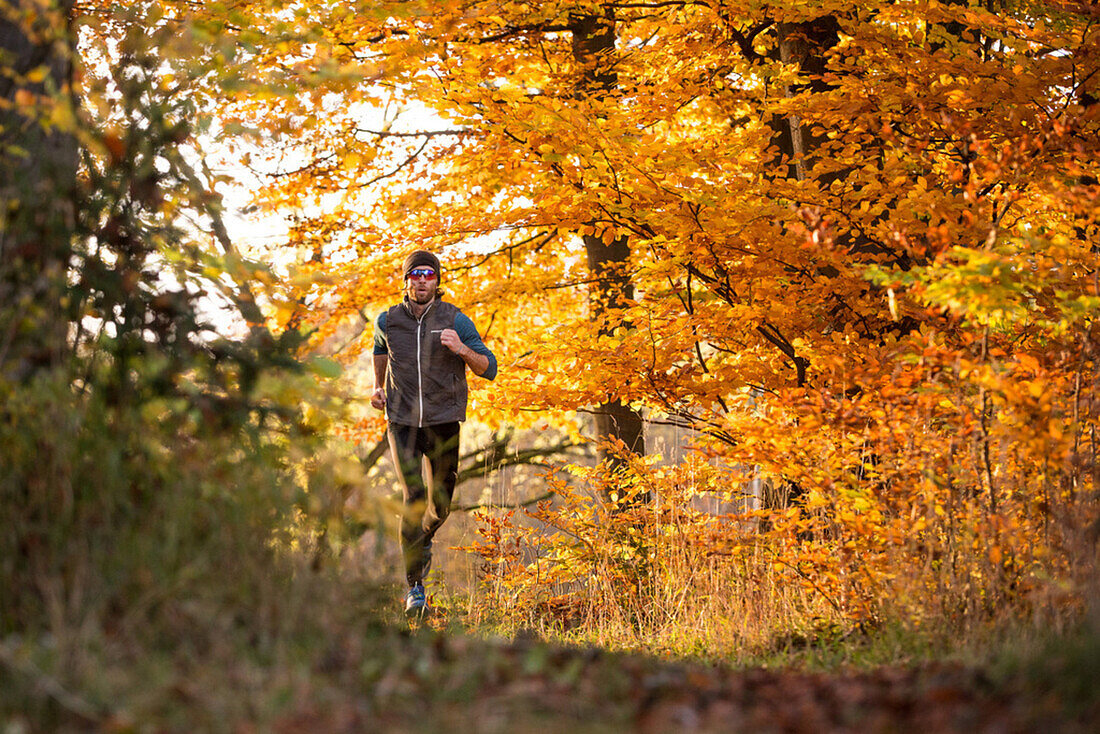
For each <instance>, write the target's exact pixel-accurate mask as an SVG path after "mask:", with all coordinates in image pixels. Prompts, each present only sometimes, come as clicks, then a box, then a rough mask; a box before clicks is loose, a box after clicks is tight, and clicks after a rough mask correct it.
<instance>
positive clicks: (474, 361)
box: [439, 329, 489, 375]
mask: <svg viewBox="0 0 1100 734" xmlns="http://www.w3.org/2000/svg"><path fill="white" fill-rule="evenodd" d="M439 341H441V342H443V346H445V347H447V349H450V350H451V351H452V352H454V353H455V354H456V355H457V356H458V357H459V359H461V360H462V361H463V362H465V363H466V364H467V365H468V366H469V367H470V369H472V370H473V371H474V374H475V375H482V374H485V370H487V369H489V358H488V357H486V356H485V355H484V354H478V353H477V352H475V351H474V350H473V349H470V348H469V347H468V346H466V345H465V344H463V343H462V338H461V337H460V336H459V335H458V332H457V331H455V330H454V329H444V330H443V331H441V332H440V334H439Z"/></svg>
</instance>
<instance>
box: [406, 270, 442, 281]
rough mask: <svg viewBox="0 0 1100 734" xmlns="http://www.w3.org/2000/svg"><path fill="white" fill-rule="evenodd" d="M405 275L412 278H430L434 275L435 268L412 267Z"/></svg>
mask: <svg viewBox="0 0 1100 734" xmlns="http://www.w3.org/2000/svg"><path fill="white" fill-rule="evenodd" d="M405 277H406V278H410V279H412V280H431V279H432V278H434V277H435V270H434V269H433V268H413V269H412V270H410V271H409V274H408V275H406V276H405Z"/></svg>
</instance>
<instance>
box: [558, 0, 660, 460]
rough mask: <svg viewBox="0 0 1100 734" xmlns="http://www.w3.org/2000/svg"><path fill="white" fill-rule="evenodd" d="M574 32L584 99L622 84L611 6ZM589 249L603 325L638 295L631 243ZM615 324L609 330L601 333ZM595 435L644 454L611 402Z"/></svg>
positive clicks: (637, 432) (592, 241)
mask: <svg viewBox="0 0 1100 734" xmlns="http://www.w3.org/2000/svg"><path fill="white" fill-rule="evenodd" d="M570 28H571V30H572V33H573V58H574V60H575V61H576V62H577V65H578V66H579V67H580V68H582V69H583V73H582V77H581V79H580V81H579V82H578V88H577V96H578V97H579V98H585V97H588V98H590V97H592V96H596V95H600V94H604V93H606V92H608V91H610V90H611V89H613V88H614V87H615V85H616V84H617V83H618V79H617V78H616V75H615V72H614V71H613V70H611V69H610V68H609V67H608V65H607V64H606V60H607V59H608V58H610V54H611V52H612V51H614V50H615V16H614V12H613V10H612V9H611V8H606V9H605V10H604V12H603V13H602V14H577V15H573V16H571V17H570ZM583 240H584V248H585V253H586V255H587V257H588V268H589V271H590V272H591V274H592V278H593V281H594V285H593V287H592V290H591V308H592V318H593V319H595V320H597V321H603V320H604V316H605V315H606V314H607V313H608V312H609V311H613V310H615V309H617V308H621V307H622V306H623V305H624V304H625V303H626V302H627V301H629V300H630V299H632V298H633V297H634V288H633V285H632V284H631V282H630V277H629V275H628V274H627V267H628V264H629V260H630V243H629V240H628V239H627V238H626V237H619V238H616V239H614V240H612V241H611V242H610V243H608V242H605V241H604V239H603V238H602V237H601V236H599V235H598V234H592V235H584V237H583ZM613 326H615V325H614V324H613V325H611V326H606V325H605V326H604V327H603V331H602V333H606V332H608V331H610V329H611V328H613ZM596 431H597V433H598V435H599V438H600V439H604V440H606V439H613V440H617V441H621V442H622V443H623V445H625V446H626V448H627V450H629V451H631V452H633V453H635V454H643V453H645V437H644V427H643V422H642V417H641V415H640V414H639V413H638V411H636V410H634V409H632V408H631V407H630V406H628V405H626V404H624V403H623V402H622V400H620V399H618V398H617V397H616V398H611V397H609V399H608V400H607V401H606V402H604V403H603V404H602V405H600V406H599V407H598V409H597V411H596ZM601 458H603V459H605V460H607V461H609V462H610V463H611V466H612V467H613V468H615V467H621V466H622V465H623V463H624V462H623V460H622V459H621V458H620V457H619V456H618V455H617V454H615V453H612V452H607V451H604V452H602V453H601Z"/></svg>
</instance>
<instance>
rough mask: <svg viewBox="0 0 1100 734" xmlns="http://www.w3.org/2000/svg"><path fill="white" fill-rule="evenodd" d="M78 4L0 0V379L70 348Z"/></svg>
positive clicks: (27, 371)
mask: <svg viewBox="0 0 1100 734" xmlns="http://www.w3.org/2000/svg"><path fill="white" fill-rule="evenodd" d="M72 5H73V0H54V1H53V2H51V0H0V67H2V69H0V71H2V73H0V99H3V100H4V102H5V104H4V105H3V106H0V375H2V376H5V377H7V378H9V379H16V380H23V379H26V378H27V377H29V376H30V375H32V374H34V373H35V372H36V371H37V370H38V369H40V368H42V367H47V366H50V365H53V364H57V363H58V362H59V361H60V360H61V359H62V358H63V356H64V354H65V352H66V340H67V335H68V323H69V319H68V317H67V314H66V309H65V291H66V276H67V271H68V267H69V258H70V256H71V254H72V243H73V230H74V223H75V212H76V207H75V192H76V172H77V160H78V154H77V142H76V137H75V136H74V134H73V130H72V125H71V121H72V119H73V116H72V105H73V100H72V94H71V77H72V59H73V54H74V43H73V39H72V34H71V32H70V31H71V29H70V23H69V17H70V11H71V10H72Z"/></svg>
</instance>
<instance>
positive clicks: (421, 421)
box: [416, 301, 435, 428]
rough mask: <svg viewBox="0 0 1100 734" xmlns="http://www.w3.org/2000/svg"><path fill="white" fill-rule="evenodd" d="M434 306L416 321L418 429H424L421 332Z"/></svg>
mask: <svg viewBox="0 0 1100 734" xmlns="http://www.w3.org/2000/svg"><path fill="white" fill-rule="evenodd" d="M434 305H435V301H432V302H431V303H429V304H428V307H427V308H426V309H424V313H422V314H420V318H418V319H417V320H416V399H417V403H418V405H419V408H420V409H419V411H418V415H417V416H416V427H417V428H423V427H424V375H423V373H422V372H421V369H420V345H421V343H422V339H423V338H424V337H423V335H422V334H421V333H420V331H421V327H422V326H423V325H424V317H425V316H427V315H428V311H431V310H432V306H434Z"/></svg>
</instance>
